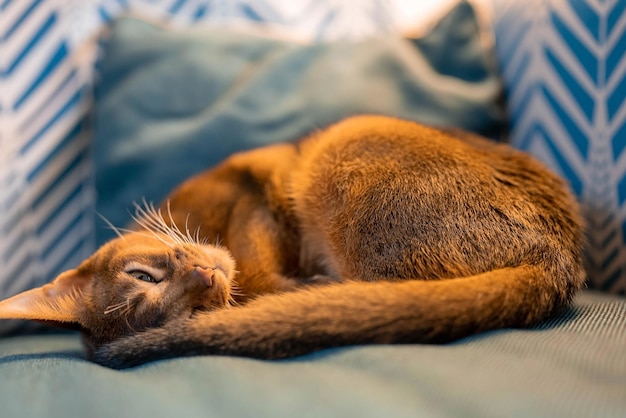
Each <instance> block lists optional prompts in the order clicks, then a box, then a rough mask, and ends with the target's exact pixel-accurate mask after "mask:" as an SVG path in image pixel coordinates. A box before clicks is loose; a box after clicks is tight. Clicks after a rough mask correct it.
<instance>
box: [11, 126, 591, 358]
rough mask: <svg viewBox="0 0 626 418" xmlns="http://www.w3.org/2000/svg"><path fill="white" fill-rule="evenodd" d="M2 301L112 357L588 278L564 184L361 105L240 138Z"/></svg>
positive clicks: (311, 341)
mask: <svg viewBox="0 0 626 418" xmlns="http://www.w3.org/2000/svg"><path fill="white" fill-rule="evenodd" d="M137 209H138V213H137V217H136V220H137V226H136V227H135V228H133V229H132V230H126V231H123V233H122V232H119V237H118V238H115V239H114V240H112V241H110V242H109V243H107V244H105V245H104V246H102V247H101V248H100V249H99V250H98V251H96V252H95V253H94V254H93V255H92V256H91V257H90V258H88V259H87V260H85V261H84V262H83V263H81V264H80V265H79V266H78V267H77V268H76V269H73V270H70V271H67V272H65V273H63V274H61V275H60V276H59V277H57V278H56V279H55V280H54V281H53V282H51V283H50V284H47V285H44V286H43V287H41V288H37V289H33V290H29V291H26V292H24V293H22V294H19V295H17V296H14V297H12V298H9V299H7V300H5V301H3V302H0V318H24V319H33V320H40V321H47V322H51V323H54V324H58V325H64V326H70V327H75V328H76V329H79V330H80V331H81V332H82V334H83V341H84V345H85V349H86V356H87V358H88V359H90V360H92V361H94V362H97V363H100V364H102V365H105V366H108V367H113V368H124V367H130V366H135V365H138V364H142V363H145V362H149V361H152V360H157V359H163V358H170V357H176V356H192V355H204V354H216V355H235V356H249V357H254V358H260V359H279V358H286V357H292V356H298V355H302V354H306V353H311V352H314V351H317V350H321V349H325V348H330V347H337V346H346V345H356V344H387V343H446V342H450V341H454V340H457V339H459V338H462V337H466V336H469V335H473V334H476V333H481V332H484V331H487V330H493V329H498V328H511V327H528V326H532V325H534V324H537V323H538V322H540V321H543V320H545V319H547V318H549V317H550V316H551V315H553V314H554V313H556V312H558V311H559V310H560V309H562V308H563V307H565V306H567V305H568V303H569V302H570V301H571V300H572V297H573V296H574V294H575V293H576V291H577V290H579V289H580V288H581V287H582V286H583V284H584V281H585V272H584V268H583V261H582V258H583V257H582V247H583V244H584V225H583V220H582V218H581V216H580V213H579V208H578V205H577V202H576V200H575V198H574V197H573V196H572V194H571V193H570V192H569V190H568V188H567V186H566V184H565V183H564V182H563V181H562V180H561V179H560V178H559V177H558V176H556V175H555V174H553V173H551V172H550V171H548V169H546V168H544V167H543V166H542V165H541V164H540V163H539V162H537V161H536V160H534V159H532V158H531V157H530V156H528V155H527V154H525V153H523V152H521V151H517V150H514V149H513V148H512V147H510V146H508V145H505V144H498V143H495V142H493V141H489V140H487V139H483V138H481V137H479V136H477V135H474V134H471V133H466V132H462V131H458V130H441V129H436V128H432V127H427V126H423V125H421V124H418V123H416V122H410V121H406V120H400V119H395V118H390V117H385V116H357V117H352V118H349V119H346V120H344V121H341V122H338V123H336V124H334V125H331V126H330V127H328V128H326V129H325V130H321V131H319V132H316V133H314V134H312V135H310V136H309V137H307V138H305V139H303V140H301V141H299V142H295V143H283V144H277V145H271V146H267V147H264V148H259V149H256V150H251V151H247V152H242V153H239V154H234V155H233V156H231V157H229V158H228V159H226V160H225V161H224V162H222V163H221V164H219V165H217V166H216V167H214V168H212V169H209V170H208V171H206V172H204V173H201V174H199V175H196V176H195V177H192V178H190V179H188V180H186V181H185V182H184V183H183V184H182V185H180V186H179V187H178V188H177V189H176V190H174V191H173V193H172V194H171V195H170V196H169V197H168V198H167V199H166V203H164V204H163V205H162V206H161V207H160V208H159V209H156V208H154V207H151V206H150V205H145V206H139V205H138V206H137Z"/></svg>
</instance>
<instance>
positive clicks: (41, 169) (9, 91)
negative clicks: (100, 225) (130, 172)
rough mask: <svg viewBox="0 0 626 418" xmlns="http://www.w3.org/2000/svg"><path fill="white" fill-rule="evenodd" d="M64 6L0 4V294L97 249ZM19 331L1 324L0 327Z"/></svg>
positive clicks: (32, 1) (77, 78)
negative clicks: (0, 236) (66, 34)
mask: <svg viewBox="0 0 626 418" xmlns="http://www.w3.org/2000/svg"><path fill="white" fill-rule="evenodd" d="M63 3H64V2H61V1H50V0H19V1H16V0H3V1H0V190H1V192H0V208H1V209H0V234H1V235H2V238H1V239H0V264H1V265H2V268H1V269H0V298H4V297H6V296H9V295H12V294H15V293H17V292H20V291H23V290H25V289H27V288H30V287H32V286H34V285H38V284H42V283H44V282H46V281H49V280H50V279H51V278H53V277H54V275H55V274H56V273H58V272H60V271H62V270H64V269H67V268H70V267H73V266H75V265H76V264H77V263H78V262H80V261H81V259H83V258H84V257H86V256H88V255H89V254H90V253H91V252H92V251H93V249H94V243H95V239H94V222H93V213H94V187H93V164H92V162H91V159H90V156H89V147H90V138H89V136H88V135H87V133H86V131H85V115H86V113H87V110H88V103H89V100H88V95H87V80H85V78H84V77H83V75H82V73H81V72H80V71H78V67H77V66H76V65H75V64H74V63H73V61H72V58H71V55H72V51H71V49H70V47H69V45H68V42H67V38H66V36H65V31H64V24H65V23H67V22H66V21H65V18H64V15H63V13H62V12H63V8H62V7H61V6H62V5H63ZM17 327H19V325H18V323H9V322H6V321H3V322H2V323H0V332H5V331H8V330H10V329H15V328H17Z"/></svg>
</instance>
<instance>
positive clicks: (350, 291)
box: [92, 266, 584, 368]
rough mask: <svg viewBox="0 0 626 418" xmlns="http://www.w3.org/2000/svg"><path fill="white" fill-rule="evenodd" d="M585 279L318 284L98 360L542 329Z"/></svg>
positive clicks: (157, 332) (506, 276) (536, 270)
mask: <svg viewBox="0 0 626 418" xmlns="http://www.w3.org/2000/svg"><path fill="white" fill-rule="evenodd" d="M574 273H576V272H574ZM578 276H580V277H571V278H570V279H569V280H566V282H567V283H571V288H569V289H568V288H567V286H563V283H561V284H559V281H558V280H557V278H555V277H553V275H552V274H549V273H548V272H546V271H545V269H542V268H540V267H536V266H520V267H512V268H503V269H499V270H494V271H490V272H486V273H482V274H479V275H475V276H469V277H464V278H457V279H447V280H431V281H421V280H407V281H396V282H389V281H375V282H346V283H340V284H333V285H328V286H320V287H310V288H305V289H303V290H300V291H295V292H290V293H282V294H276V295H269V296H264V297H261V298H258V299H257V300H254V301H252V302H250V303H249V304H247V305H244V306H241V307H238V308H232V309H225V310H220V311H214V312H207V313H203V314H200V315H198V316H196V317H194V318H191V319H187V320H185V321H181V322H175V323H170V324H168V325H166V326H165V327H163V328H159V329H154V330H150V331H147V332H144V333H141V334H138V335H135V336H133V337H129V338H126V339H122V340H119V341H117V342H114V343H111V344H109V345H106V346H104V347H102V348H100V349H99V350H98V351H96V352H95V353H92V357H93V358H92V360H94V361H96V362H98V363H101V364H103V365H106V366H109V367H114V368H123V367H129V366H133V365H137V364H140V363H143V362H146V361H151V360H156V359H162V358H168V357H179V356H191V355H204V354H217V355H234V356H247V357H254V358H259V359H279V358H286V357H293V356H298V355H302V354H307V353H311V352H314V351H318V350H321V349H325V348H330V347H337V346H345V345H356V344H387V343H445V342H449V341H453V340H457V339H459V338H463V337H466V336H469V335H472V334H476V333H479V332H484V331H488V330H492V329H498V328H504V327H527V326H531V325H533V324H536V323H537V322H538V321H541V320H543V319H545V318H547V317H548V316H549V315H550V314H552V313H553V312H555V311H556V310H557V309H559V308H562V307H563V306H564V305H566V304H567V303H569V301H570V299H571V297H572V295H573V293H574V290H576V288H577V287H579V286H578V285H576V283H581V282H582V277H583V276H584V272H582V270H581V271H580V272H579V273H578Z"/></svg>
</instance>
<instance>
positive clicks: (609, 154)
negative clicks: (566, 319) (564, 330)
mask: <svg viewBox="0 0 626 418" xmlns="http://www.w3.org/2000/svg"><path fill="white" fill-rule="evenodd" d="M493 3H494V5H495V34H496V41H497V42H496V49H497V52H498V54H497V55H498V60H499V62H500V64H501V67H502V70H503V76H504V81H505V85H506V93H507V104H508V105H509V111H510V112H509V113H510V115H511V141H512V143H513V144H514V145H516V146H517V147H519V148H521V149H524V150H526V151H529V152H531V153H533V154H535V155H536V156H537V157H538V158H539V159H541V160H543V161H544V162H545V163H546V164H547V165H549V166H550V167H551V168H552V169H553V170H554V171H556V172H557V173H559V174H561V175H562V176H563V177H565V178H566V179H567V180H569V182H570V184H571V186H572V189H573V190H574V191H575V192H576V193H577V195H578V196H579V197H580V200H581V201H582V203H583V205H584V209H585V214H586V217H587V221H588V224H589V228H588V229H589V251H588V263H587V264H588V267H589V268H588V271H589V279H590V280H589V284H590V287H593V288H597V289H602V290H605V291H609V292H613V293H621V294H626V152H625V150H626V101H624V97H626V55H625V54H624V51H625V50H626V25H625V24H624V22H625V21H626V1H624V0H618V1H610V2H606V1H603V0H566V1H561V0H547V1H532V2H531V3H532V5H529V1H528V0H493ZM538 9H539V10H540V12H538Z"/></svg>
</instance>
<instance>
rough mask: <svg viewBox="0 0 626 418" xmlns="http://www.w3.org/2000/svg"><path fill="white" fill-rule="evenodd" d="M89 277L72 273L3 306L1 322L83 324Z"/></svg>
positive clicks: (5, 301) (19, 296)
mask: <svg viewBox="0 0 626 418" xmlns="http://www.w3.org/2000/svg"><path fill="white" fill-rule="evenodd" d="M88 282H89V276H86V275H84V274H81V273H80V272H79V271H78V270H76V269H74V270H68V271H66V272H64V273H62V274H60V275H59V276H58V277H57V278H56V279H54V280H53V281H52V282H51V283H48V284H46V285H44V286H42V287H38V288H36V289H32V290H27V291H26V292H22V293H20V294H17V295H15V296H13V297H11V298H9V299H6V300H3V301H2V302H0V319H33V320H39V321H54V322H62V323H77V324H80V323H81V319H82V316H83V315H82V306H84V302H83V301H82V300H81V299H82V294H83V291H84V288H85V286H86V284H87V283H88Z"/></svg>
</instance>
